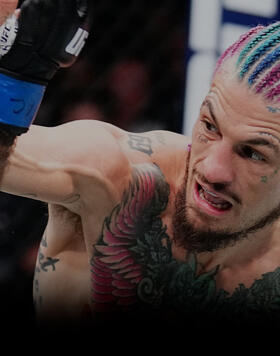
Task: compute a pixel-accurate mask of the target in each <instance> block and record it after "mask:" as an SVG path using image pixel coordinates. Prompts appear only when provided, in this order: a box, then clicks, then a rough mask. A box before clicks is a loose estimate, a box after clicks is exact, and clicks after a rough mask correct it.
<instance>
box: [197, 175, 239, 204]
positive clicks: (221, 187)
mask: <svg viewBox="0 0 280 356" xmlns="http://www.w3.org/2000/svg"><path fill="white" fill-rule="evenodd" d="M193 175H194V176H197V177H198V178H199V180H200V181H201V182H202V183H205V184H207V185H208V186H210V187H212V188H213V189H214V190H215V191H216V192H219V193H222V194H223V195H225V196H228V197H230V198H231V199H232V200H233V201H235V202H236V203H238V204H240V205H241V204H242V199H241V198H240V197H239V196H238V195H237V194H235V193H234V192H232V191H231V190H229V189H228V187H227V184H226V183H211V182H209V181H208V180H207V178H205V176H204V175H202V174H200V173H199V172H198V171H197V170H196V169H195V170H194V171H193Z"/></svg>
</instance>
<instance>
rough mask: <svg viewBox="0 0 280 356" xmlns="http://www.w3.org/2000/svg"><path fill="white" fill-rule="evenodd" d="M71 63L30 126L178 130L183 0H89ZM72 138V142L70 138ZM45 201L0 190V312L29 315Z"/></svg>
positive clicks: (55, 81)
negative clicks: (85, 31)
mask: <svg viewBox="0 0 280 356" xmlns="http://www.w3.org/2000/svg"><path fill="white" fill-rule="evenodd" d="M94 6H95V12H94V19H93V23H94V27H93V33H92V34H91V36H90V38H89V40H88V43H87V46H86V48H85V49H84V51H83V52H82V54H81V56H80V58H79V59H78V61H77V62H76V63H75V64H74V65H73V66H72V67H71V68H68V69H61V70H60V71H59V72H58V74H57V75H56V76H55V78H54V79H53V80H52V81H51V82H50V84H49V86H48V88H47V92H46V95H45V98H44V101H43V103H42V105H41V108H40V110H39V112H38V115H37V118H36V120H35V124H38V125H44V126H56V125H60V124H63V123H66V122H69V121H73V120H81V119H94V120H102V121H106V122H109V123H112V124H114V125H117V126H118V127H121V128H123V129H125V130H129V131H133V132H141V131H147V130H153V129H166V130H171V131H175V132H181V129H182V117H183V101H184V94H185V93H184V90H185V56H186V48H187V46H186V39H187V18H188V10H189V9H188V2H187V1H185V0H177V1H176V2H174V1H172V0H162V1H160V2H159V1H154V2H152V1H143V0H130V1H128V0H123V1H122V2H121V3H119V4H118V3H117V2H115V1H113V0H107V1H101V0H95V1H94ZM77 144H78V143H77ZM47 218H48V216H47V206H46V204H44V203H41V202H37V201H35V200H30V199H26V198H21V197H14V196H11V195H9V194H5V193H0V317H1V318H3V317H7V318H11V319H13V318H17V320H18V319H21V320H22V323H24V319H25V318H33V317H34V315H33V304H32V280H33V271H34V265H35V260H36V254H37V249H38V246H39V243H40V240H41V236H42V233H43V231H44V228H45V225H46V222H47Z"/></svg>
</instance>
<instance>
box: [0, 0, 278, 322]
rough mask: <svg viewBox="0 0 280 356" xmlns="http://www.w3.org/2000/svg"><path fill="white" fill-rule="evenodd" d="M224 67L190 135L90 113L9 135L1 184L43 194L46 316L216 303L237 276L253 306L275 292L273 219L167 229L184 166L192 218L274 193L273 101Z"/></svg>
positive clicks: (40, 269)
mask: <svg viewBox="0 0 280 356" xmlns="http://www.w3.org/2000/svg"><path fill="white" fill-rule="evenodd" d="M6 5H7V3H6ZM10 5H11V4H9V6H10ZM12 5H13V6H12V7H11V8H9V10H8V12H9V11H12V9H14V5H15V3H13V4H12ZM8 12H7V13H8ZM0 13H2V12H1V8H0ZM3 13H4V12H3ZM7 13H6V14H7ZM5 16H6V15H5ZM231 72H232V68H230V67H225V68H223V71H219V72H218V73H217V74H216V76H215V78H214V80H213V83H212V85H211V89H210V91H209V94H208V95H207V97H206V100H205V101H204V103H203V105H202V108H201V111H200V114H199V118H198V120H197V123H196V125H195V127H194V131H193V136H192V140H190V139H188V138H187V137H185V136H183V135H177V134H174V133H171V132H166V131H154V132H146V133H142V134H135V133H129V132H125V131H123V130H121V129H118V128H116V127H114V126H112V125H109V124H106V123H102V122H97V121H87V120H82V121H78V122H71V123H68V124H65V125H61V126H58V127H54V128H46V127H39V126H35V125H33V126H32V127H31V128H30V130H29V131H28V133H26V134H24V135H22V136H20V137H19V138H18V139H17V140H16V143H15V145H14V147H13V150H12V152H11V154H10V156H9V159H8V162H7V165H6V167H5V170H4V172H3V175H2V180H1V187H0V188H1V190H2V191H5V192H8V193H11V194H15V195H20V196H24V197H28V198H32V199H37V200H40V201H43V202H46V203H47V204H48V206H49V220H48V224H47V226H46V230H45V233H44V235H43V237H42V241H41V244H40V248H39V250H38V257H37V262H36V266H35V271H34V289H33V295H34V304H35V308H36V312H37V315H38V319H39V320H40V321H41V322H48V321H51V322H53V321H55V322H56V323H58V322H61V321H62V322H64V321H75V322H78V321H79V322H83V321H87V320H92V319H94V320H96V319H99V318H101V319H103V318H104V314H103V311H104V310H103V309H104V308H105V309H106V311H107V312H108V310H111V309H112V310H114V312H115V311H116V310H117V313H118V312H123V311H124V310H126V308H123V305H124V304H122V303H129V304H126V306H127V309H129V311H131V310H132V309H133V310H134V309H137V308H138V312H139V311H140V314H141V312H142V309H141V307H142V306H143V305H144V309H145V308H146V309H145V310H148V314H149V312H150V308H151V309H152V310H153V311H154V310H156V311H157V310H158V309H157V308H158V307H160V308H162V309H163V310H164V314H168V315H169V312H171V314H172V313H173V312H174V311H176V312H178V311H179V314H180V313H181V312H182V314H183V315H185V314H184V313H188V312H190V311H192V310H191V309H192V308H193V307H195V308H198V310H199V308H202V305H204V304H205V301H206V300H207V301H208V304H207V303H206V304H207V307H209V309H212V307H213V304H212V303H213V301H214V300H215V298H216V296H217V295H218V296H219V298H220V301H221V302H222V305H223V306H224V305H227V304H228V303H233V305H238V304H240V303H238V302H240V300H241V296H240V297H236V295H237V294H238V292H239V289H238V288H241V287H242V288H243V289H242V288H241V289H242V290H243V291H244V290H245V291H246V293H245V294H246V295H247V294H248V295H249V298H252V300H251V299H250V300H249V301H250V303H251V305H252V304H253V305H254V307H255V306H256V305H258V301H259V299H258V298H261V297H262V295H263V294H265V293H267V294H268V297H271V295H272V294H273V293H272V292H271V290H272V289H273V288H274V285H277V281H278V267H279V257H280V248H279V247H280V246H279V242H278V240H279V239H278V235H279V219H278V220H276V221H274V222H273V223H272V224H270V225H266V226H265V227H264V228H262V229H260V230H258V231H256V232H254V233H252V234H250V236H249V237H248V238H247V239H243V240H241V241H238V242H236V243H235V244H234V245H229V246H225V247H223V248H220V249H217V250H214V251H212V252H199V253H197V252H195V251H192V253H190V251H188V249H187V248H185V247H182V246H181V245H180V244H178V243H177V241H176V240H174V226H173V218H174V215H175V214H176V206H175V203H176V197H178V193H179V191H180V188H181V187H182V183H183V182H184V179H185V178H187V181H186V183H187V184H186V191H185V196H186V204H187V211H188V218H189V220H190V222H191V223H192V225H193V226H194V227H195V228H196V229H199V230H207V229H211V230H213V231H221V230H223V229H227V230H228V231H229V232H232V233H234V232H236V231H239V230H244V229H247V228H249V227H250V226H252V225H253V224H254V223H255V222H256V221H258V220H259V219H260V218H261V217H263V216H266V215H267V214H269V212H270V211H272V210H274V209H276V208H277V207H278V205H279V198H278V197H279V193H280V182H279V167H280V159H279V154H278V153H279V150H280V126H279V116H278V115H279V113H278V107H277V105H275V104H272V103H265V102H264V101H263V100H262V99H261V97H260V96H258V97H257V96H255V95H254V94H253V93H252V92H250V91H249V89H248V88H247V86H246V84H243V83H239V82H237V80H236V79H234V78H233V77H231V75H230V73H231ZM214 118H215V120H214ZM190 142H191V144H192V146H191V150H190V149H189V144H190ZM256 142H257V143H256ZM187 170H188V175H187V177H186V171H187ZM197 183H199V184H200V185H203V186H204V187H205V188H207V190H208V191H210V192H212V193H214V194H216V195H218V196H219V197H220V198H223V199H225V200H227V201H229V202H230V203H231V209H229V210H228V211H226V212H223V213H219V214H218V213H217V212H216V213H214V210H211V209H209V206H208V207H207V205H206V204H201V202H199V200H197V199H196V198H195V195H194V193H195V191H196V185H197ZM221 187H222V188H221ZM149 194H150V195H149ZM147 212H149V213H148V216H147ZM116 221H117V222H116ZM185 233H187V232H185ZM122 234H124V235H125V237H124V236H122ZM116 246H117V247H116ZM119 246H120V247H119ZM124 255H126V256H129V257H131V258H133V261H134V265H133V270H129V273H128V276H126V279H125V280H120V279H118V278H116V274H117V273H118V277H120V275H121V277H122V278H123V274H124V273H127V272H124V270H123V269H124V267H123V266H121V265H119V263H120V262H123V261H125V262H127V261H126V260H122V261H118V258H122V256H124ZM120 256H121V257H120ZM101 265H102V268H101V271H100V266H101ZM132 276H133V277H132ZM106 278H107V279H106ZM108 279H109V280H111V279H114V285H110V286H108V285H107V284H106V283H107V281H108ZM104 280H105V281H104ZM124 286H125V287H124ZM240 286H241V287H240ZM272 287H273V288H272ZM255 290H257V291H258V293H259V294H258V293H256V296H255V295H254V291H255ZM125 293H127V294H126V296H125V297H124V294H125ZM279 294H280V291H278V290H277V288H276V296H279ZM189 295H191V296H192V295H193V299H188V296H189ZM252 295H253V297H252ZM116 296H117V298H116ZM126 297H129V298H127V299H125V298H126ZM265 297H267V295H265ZM274 297H275V295H274V294H273V298H274ZM100 298H101V299H100ZM122 298H124V299H122ZM246 298H247V297H245V298H244V300H245V302H246V301H247V299H246ZM273 298H271V299H273ZM105 299H106V303H105V302H104V300H105ZM268 299H269V298H268ZM236 300H237V302H236ZM244 300H243V299H242V301H244ZM108 301H109V302H108ZM245 302H244V303H245ZM272 302H273V303H272V304H273V305H274V304H277V303H276V302H275V300H274V299H273V300H272ZM245 304H246V303H245ZM219 306H220V305H219V304H218V308H217V310H219V309H220V308H219ZM102 310H103V311H102ZM239 311H240V312H241V313H242V312H243V310H242V309H241V310H239ZM106 318H108V314H106V317H105V320H106ZM109 318H110V316H109ZM164 318H166V315H164Z"/></svg>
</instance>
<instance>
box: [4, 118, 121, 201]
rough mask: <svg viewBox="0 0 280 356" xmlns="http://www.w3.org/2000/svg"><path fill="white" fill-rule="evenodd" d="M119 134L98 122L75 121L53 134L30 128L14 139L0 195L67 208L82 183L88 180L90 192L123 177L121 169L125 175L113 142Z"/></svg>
mask: <svg viewBox="0 0 280 356" xmlns="http://www.w3.org/2000/svg"><path fill="white" fill-rule="evenodd" d="M118 132H121V131H120V130H118V129H117V128H113V127H112V126H111V125H107V124H103V123H101V122H98V121H77V122H72V123H68V124H65V125H61V126H57V127H54V128H46V127H40V126H35V125H33V126H32V127H31V128H30V131H29V132H28V133H26V134H24V135H22V136H20V137H19V138H17V141H16V143H15V146H14V149H13V150H12V153H11V154H10V156H9V159H8V162H7V165H6V168H5V170H4V173H3V178H2V181H1V186H0V189H1V190H2V191H5V192H8V193H11V194H16V195H21V196H26V197H31V198H34V199H38V200H42V201H45V202H50V203H61V204H64V203H65V204H67V203H68V202H71V199H73V197H75V196H77V195H79V194H81V190H82V189H81V185H80V182H81V178H82V177H83V178H84V177H87V178H89V179H90V180H91V182H92V184H91V187H92V186H93V187H94V182H96V186H98V187H100V184H102V182H104V184H106V183H107V182H108V181H110V179H113V177H114V175H115V174H116V173H118V174H123V173H122V172H121V169H124V170H125V169H126V167H127V162H126V160H125V157H124V156H123V154H122V153H121V150H120V147H119V144H118V141H117V136H118ZM120 167H122V168H120ZM93 189H94V188H93Z"/></svg>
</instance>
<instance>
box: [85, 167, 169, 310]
mask: <svg viewBox="0 0 280 356" xmlns="http://www.w3.org/2000/svg"><path fill="white" fill-rule="evenodd" d="M147 166H148V168H147ZM163 188H164V192H165V193H164V194H162V190H163ZM168 195H169V186H168V184H167V183H166V182H165V180H164V177H163V175H162V173H161V171H160V169H159V168H158V167H157V166H156V165H150V164H149V165H145V166H143V167H141V168H139V167H138V168H137V169H135V170H134V172H133V177H132V182H130V185H129V187H128V189H127V190H126V191H125V192H124V195H123V198H122V200H121V203H120V204H118V205H117V206H116V207H115V208H114V209H113V211H112V213H111V215H110V216H109V217H107V218H106V219H105V221H104V223H103V228H102V233H101V236H100V239H99V241H98V243H97V244H96V245H95V246H94V256H93V258H92V260H91V266H92V269H91V272H92V274H91V275H92V302H93V308H94V310H95V311H97V312H102V311H120V310H131V309H132V308H133V307H134V306H135V305H136V304H137V303H138V295H137V289H138V286H139V284H140V283H141V281H142V280H143V278H144V275H145V268H146V267H145V264H144V263H143V260H142V258H143V256H141V253H139V249H138V250H137V245H138V244H140V238H139V237H141V236H143V235H145V232H146V231H147V230H149V229H150V226H151V221H152V220H153V217H155V216H156V217H157V216H158V215H159V214H160V213H161V212H162V211H163V210H164V209H165V208H166V205H167V202H168ZM135 251H138V253H137V252H135Z"/></svg>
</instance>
